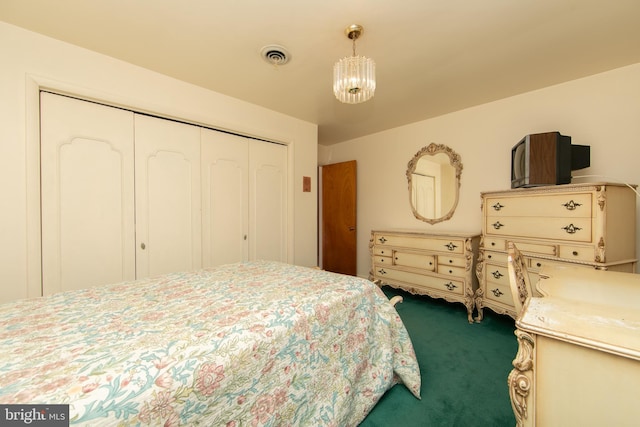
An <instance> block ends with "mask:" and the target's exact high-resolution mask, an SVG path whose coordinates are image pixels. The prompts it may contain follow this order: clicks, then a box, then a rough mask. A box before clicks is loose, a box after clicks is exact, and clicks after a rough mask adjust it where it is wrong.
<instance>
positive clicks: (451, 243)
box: [444, 242, 457, 251]
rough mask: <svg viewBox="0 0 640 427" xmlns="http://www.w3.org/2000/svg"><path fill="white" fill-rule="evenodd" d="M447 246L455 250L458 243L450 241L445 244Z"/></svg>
mask: <svg viewBox="0 0 640 427" xmlns="http://www.w3.org/2000/svg"><path fill="white" fill-rule="evenodd" d="M444 247H445V248H447V249H449V250H450V251H453V250H455V249H456V248H457V246H456V245H454V244H453V242H449V243H447V244H446V245H444Z"/></svg>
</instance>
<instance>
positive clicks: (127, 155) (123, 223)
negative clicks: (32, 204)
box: [40, 92, 135, 295]
mask: <svg viewBox="0 0 640 427" xmlns="http://www.w3.org/2000/svg"><path fill="white" fill-rule="evenodd" d="M40 126H41V141H40V156H41V159H40V169H41V203H42V205H41V207H42V211H41V212H42V214H41V215H42V219H41V225H42V288H43V294H44V295H49V294H52V293H54V292H60V291H65V290H72V289H80V288H87V287H90V286H95V285H103V284H107V283H115V282H120V281H123V280H132V279H134V278H135V253H134V242H135V228H134V227H135V225H134V191H133V190H134V185H133V180H134V172H133V171H134V169H133V167H134V158H133V156H134V154H133V146H134V142H133V113H131V112H128V111H124V110H120V109H117V108H112V107H107V106H104V105H99V104H95V103H92V102H87V101H81V100H78V99H73V98H69V97H65V96H61V95H54V94H51V93H45V92H43V93H42V94H41V123H40Z"/></svg>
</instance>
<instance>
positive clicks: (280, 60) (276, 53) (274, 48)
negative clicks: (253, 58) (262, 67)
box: [260, 44, 291, 67]
mask: <svg viewBox="0 0 640 427" xmlns="http://www.w3.org/2000/svg"><path fill="white" fill-rule="evenodd" d="M260 54H261V55H262V59H264V60H265V61H267V62H268V63H269V64H271V65H274V66H276V67H277V66H279V65H284V64H286V63H287V62H289V58H291V55H289V52H287V49H285V48H284V47H282V46H278V45H275V44H273V45H269V46H265V47H263V48H262V50H261V51H260Z"/></svg>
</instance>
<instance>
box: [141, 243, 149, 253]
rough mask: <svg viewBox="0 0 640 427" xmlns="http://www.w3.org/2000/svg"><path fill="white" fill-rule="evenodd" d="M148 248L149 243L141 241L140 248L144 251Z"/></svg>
mask: <svg viewBox="0 0 640 427" xmlns="http://www.w3.org/2000/svg"><path fill="white" fill-rule="evenodd" d="M146 248H147V245H145V244H144V242H143V243H140V249H142V250H143V251H144V250H145V249H146Z"/></svg>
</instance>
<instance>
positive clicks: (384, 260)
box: [373, 256, 393, 265]
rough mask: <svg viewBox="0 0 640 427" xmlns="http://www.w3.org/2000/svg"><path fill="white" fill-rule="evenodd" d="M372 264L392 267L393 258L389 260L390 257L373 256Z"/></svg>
mask: <svg viewBox="0 0 640 427" xmlns="http://www.w3.org/2000/svg"><path fill="white" fill-rule="evenodd" d="M373 262H374V263H375V264H376V265H392V264H393V258H391V257H390V256H374V257H373Z"/></svg>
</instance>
